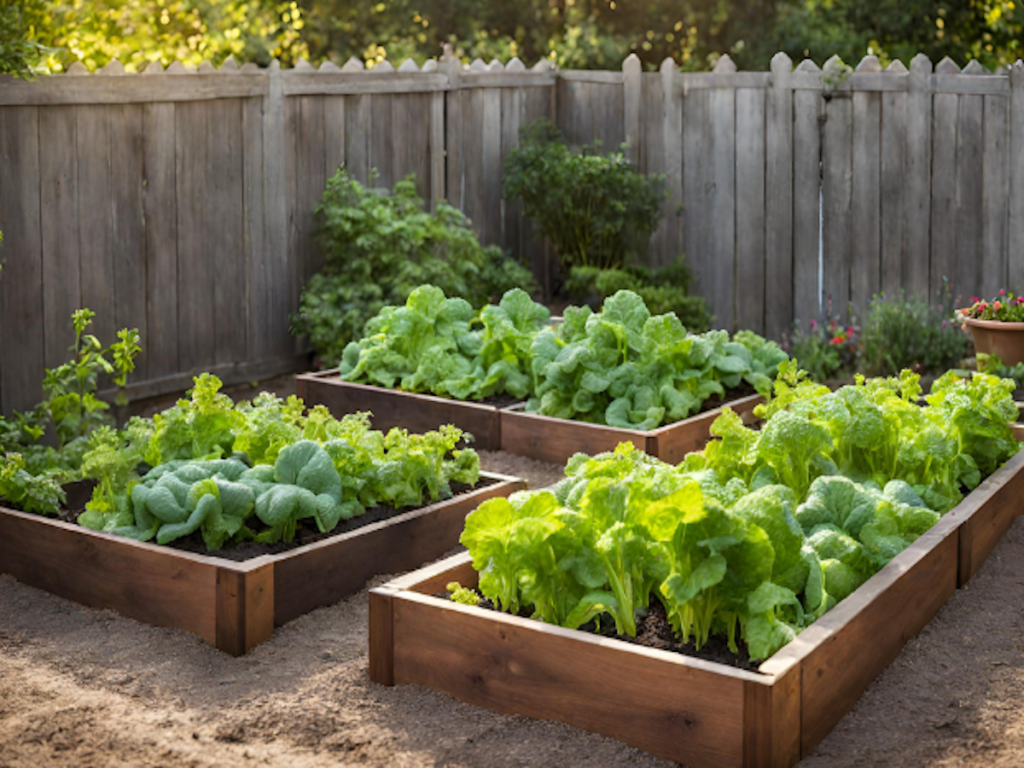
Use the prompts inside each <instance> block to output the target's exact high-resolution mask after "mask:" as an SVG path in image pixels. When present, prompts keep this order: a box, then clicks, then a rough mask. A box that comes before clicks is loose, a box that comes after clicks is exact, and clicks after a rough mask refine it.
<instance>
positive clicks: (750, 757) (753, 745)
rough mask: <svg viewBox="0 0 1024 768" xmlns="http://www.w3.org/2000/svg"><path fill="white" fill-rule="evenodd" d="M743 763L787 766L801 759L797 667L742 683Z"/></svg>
mask: <svg viewBox="0 0 1024 768" xmlns="http://www.w3.org/2000/svg"><path fill="white" fill-rule="evenodd" d="M743 695H744V706H743V717H744V723H743V727H744V739H743V765H744V766H747V767H748V768H786V767H787V766H791V765H795V764H796V763H797V762H798V761H799V760H800V666H799V665H797V664H794V665H791V666H789V667H788V668H787V669H786V671H785V673H784V674H782V675H780V676H778V677H769V678H766V679H765V680H763V681H750V680H748V681H746V682H745V683H744V690H743Z"/></svg>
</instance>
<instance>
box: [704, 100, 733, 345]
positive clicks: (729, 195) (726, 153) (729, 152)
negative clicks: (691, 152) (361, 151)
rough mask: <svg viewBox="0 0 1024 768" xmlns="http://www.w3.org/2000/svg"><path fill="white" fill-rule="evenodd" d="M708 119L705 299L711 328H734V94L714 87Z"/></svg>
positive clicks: (709, 104) (709, 103)
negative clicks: (709, 185)
mask: <svg viewBox="0 0 1024 768" xmlns="http://www.w3.org/2000/svg"><path fill="white" fill-rule="evenodd" d="M708 114H709V116H710V118H711V124H710V130H711V172H712V178H713V179H714V183H713V185H712V190H713V191H712V197H711V221H710V222H709V223H710V228H711V232H712V233H713V237H712V238H711V240H710V242H709V243H708V254H709V256H710V265H711V291H710V293H709V294H708V299H709V300H710V304H711V312H712V313H713V314H714V315H715V321H714V323H712V325H713V327H715V328H727V329H730V330H732V329H734V328H735V325H736V323H735V304H734V302H735V294H734V289H735V285H736V94H735V91H734V90H732V89H715V90H713V91H712V92H711V95H710V97H709V99H708Z"/></svg>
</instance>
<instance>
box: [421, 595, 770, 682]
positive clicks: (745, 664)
mask: <svg viewBox="0 0 1024 768" xmlns="http://www.w3.org/2000/svg"><path fill="white" fill-rule="evenodd" d="M435 597H442V598H450V595H449V593H447V592H440V593H438V594H436V595H435ZM478 605H479V606H480V607H481V608H485V609H487V610H491V611H496V610H498V608H497V606H496V605H495V604H494V603H493V602H492V601H491V600H489V599H487V598H482V599H481V600H480V602H479V603H478ZM519 615H520V616H522V617H524V618H529V615H530V614H529V611H522V612H520V614H519ZM579 631H580V632H595V631H596V633H597V634H599V635H600V636H601V637H609V638H611V639H613V640H619V641H621V642H623V643H630V644H632V645H642V646H643V647H645V648H657V649H658V650H661V651H670V652H671V653H680V654H682V655H684V656H691V657H693V658H695V659H703V660H704V661H715V662H718V663H719V664H727V665H729V666H730V667H736V668H737V669H745V670H747V671H748V672H756V671H757V668H758V666H760V663H761V662H759V661H751V660H750V656H749V655H748V654H747V647H746V645H745V644H744V643H743V641H742V640H739V639H738V640H737V643H738V648H737V653H733V652H732V651H730V650H729V643H728V642H727V641H726V640H725V639H724V638H722V637H717V636H715V635H712V636H711V637H709V638H708V641H707V642H706V643H705V644H704V645H702V646H701V647H700V648H698V647H697V644H696V642H694V640H692V639H691V640H690V642H688V643H680V642H679V641H678V640H676V638H675V636H674V635H673V633H672V626H671V625H670V624H669V621H668V616H667V615H666V613H665V606H663V605H662V604H661V603H660V602H658V601H657V600H654V601H652V605H651V608H650V611H649V612H648V614H647V615H646V616H644V617H643V618H642V619H640V621H638V622H637V625H636V637H629V636H628V635H620V634H619V633H618V632H616V631H615V625H614V624H604V625H603V626H601V627H600V628H599V627H598V626H597V623H596V622H593V621H591V622H588V623H586V624H584V625H583V626H582V627H580V628H579Z"/></svg>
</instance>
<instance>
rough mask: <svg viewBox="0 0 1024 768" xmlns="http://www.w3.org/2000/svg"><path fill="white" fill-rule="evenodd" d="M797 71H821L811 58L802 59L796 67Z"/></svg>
mask: <svg viewBox="0 0 1024 768" xmlns="http://www.w3.org/2000/svg"><path fill="white" fill-rule="evenodd" d="M796 71H797V72H821V69H820V68H819V67H818V65H817V64H815V63H814V61H813V60H812V59H804V60H803V61H801V62H800V63H799V64H797V67H796Z"/></svg>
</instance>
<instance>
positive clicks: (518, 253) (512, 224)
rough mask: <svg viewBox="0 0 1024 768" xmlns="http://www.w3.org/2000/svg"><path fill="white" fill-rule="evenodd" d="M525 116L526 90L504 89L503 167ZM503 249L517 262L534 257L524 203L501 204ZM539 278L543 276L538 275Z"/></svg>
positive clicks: (502, 125)
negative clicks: (529, 247)
mask: <svg viewBox="0 0 1024 768" xmlns="http://www.w3.org/2000/svg"><path fill="white" fill-rule="evenodd" d="M523 116H524V108H523V89H522V88H502V89H501V157H502V164H504V162H505V158H506V157H507V156H508V153H509V152H510V151H511V150H513V149H515V148H516V147H518V146H519V129H520V127H521V125H522V121H523ZM501 212H502V220H501V226H502V240H501V245H502V247H504V248H506V249H509V250H511V252H512V255H513V256H515V257H517V258H524V257H528V256H530V254H528V253H527V251H526V243H525V242H524V241H523V237H522V235H523V228H522V223H523V222H522V219H523V204H522V201H520V200H505V199H504V198H502V200H501ZM538 276H539V275H538Z"/></svg>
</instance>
